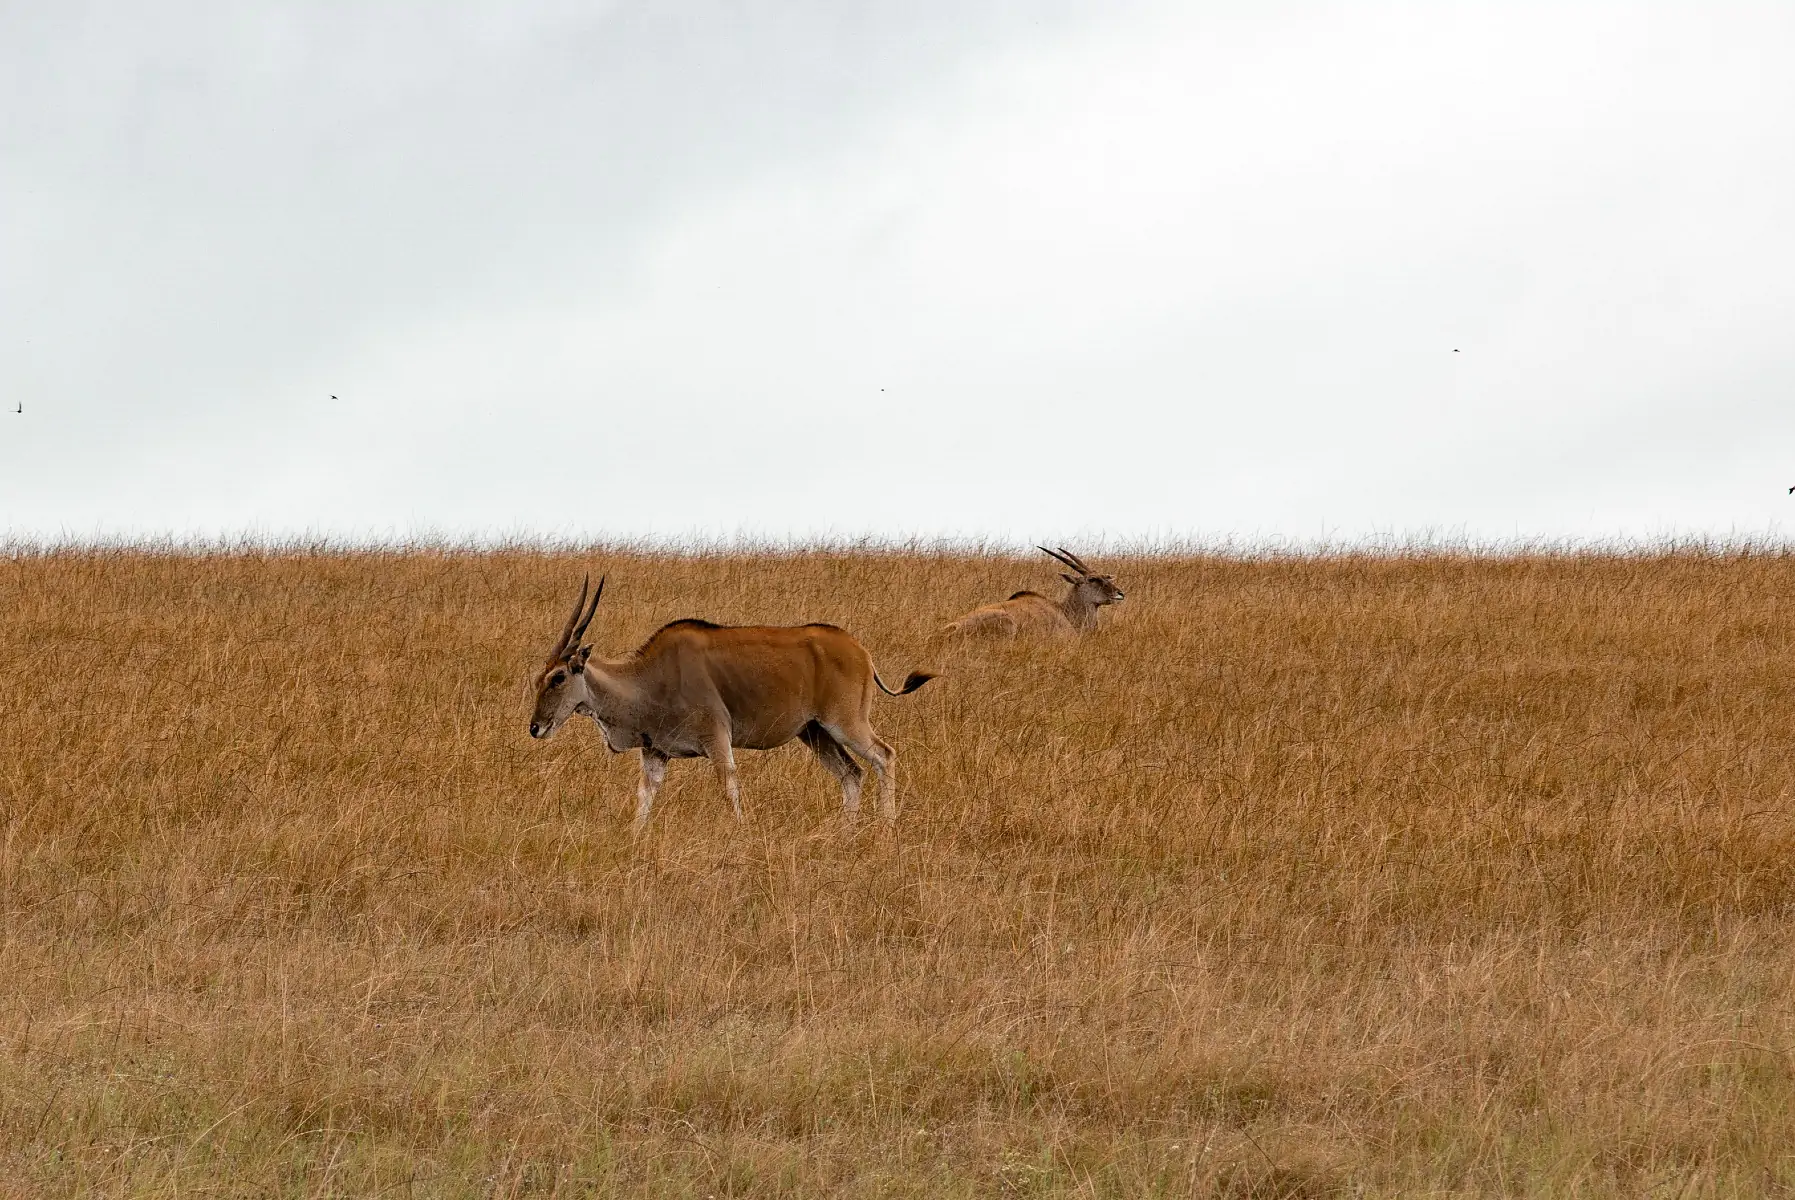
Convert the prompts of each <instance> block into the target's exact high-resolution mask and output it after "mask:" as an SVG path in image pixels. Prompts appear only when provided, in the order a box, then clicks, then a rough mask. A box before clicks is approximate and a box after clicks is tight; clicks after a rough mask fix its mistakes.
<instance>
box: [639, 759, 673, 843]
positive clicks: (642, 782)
mask: <svg viewBox="0 0 1795 1200" xmlns="http://www.w3.org/2000/svg"><path fill="white" fill-rule="evenodd" d="M666 778H667V756H666V755H665V754H662V753H660V752H659V751H658V750H649V749H646V748H644V749H643V751H642V778H640V779H639V780H637V781H636V820H635V823H634V824H633V825H631V826H630V830H631V832H632V833H635V834H636V835H638V836H640V835H641V833H642V831H643V830H644V829H646V828H648V814H649V813H650V812H651V811H653V809H654V798H655V794H656V793H658V792H659V791H660V790H661V782H662V781H663V780H665V779H666Z"/></svg>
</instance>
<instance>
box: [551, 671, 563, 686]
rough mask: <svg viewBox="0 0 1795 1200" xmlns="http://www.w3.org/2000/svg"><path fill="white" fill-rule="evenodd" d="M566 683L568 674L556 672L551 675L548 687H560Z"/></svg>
mask: <svg viewBox="0 0 1795 1200" xmlns="http://www.w3.org/2000/svg"><path fill="white" fill-rule="evenodd" d="M566 682H567V674H566V672H564V671H556V672H555V673H554V674H553V675H550V676H549V677H548V685H549V686H550V687H560V686H561V685H562V684H564V683H566Z"/></svg>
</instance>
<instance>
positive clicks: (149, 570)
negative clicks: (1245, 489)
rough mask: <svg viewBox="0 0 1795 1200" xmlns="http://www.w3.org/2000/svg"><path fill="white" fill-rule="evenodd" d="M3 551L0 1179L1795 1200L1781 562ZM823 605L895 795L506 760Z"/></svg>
mask: <svg viewBox="0 0 1795 1200" xmlns="http://www.w3.org/2000/svg"><path fill="white" fill-rule="evenodd" d="M1092 557H1093V565H1094V566H1096V567H1097V568H1098V569H1100V570H1108V571H1113V572H1114V573H1115V575H1116V576H1117V581H1118V582H1119V583H1120V584H1121V586H1122V587H1123V588H1124V589H1126V591H1127V593H1128V600H1127V602H1126V603H1125V604H1123V605H1121V606H1119V607H1118V608H1113V609H1108V610H1105V612H1104V621H1103V625H1102V628H1101V629H1100V630H1099V631H1098V632H1097V633H1095V634H1093V635H1091V636H1089V637H1087V638H1085V639H1083V640H1080V641H1074V642H1066V643H1056V644H1048V645H1038V644H1037V645H1022V644H1019V645H1011V646H1005V645H997V646H991V647H987V648H977V647H963V646H954V645H950V644H943V643H941V642H939V641H936V640H932V639H931V637H930V634H931V631H932V630H934V629H935V628H936V627H937V626H939V625H941V624H942V623H944V622H946V621H947V620H949V619H950V618H952V617H954V616H956V615H958V614H960V613H962V612H964V611H966V610H967V609H970V608H972V607H973V606H975V605H976V604H979V603H983V602H986V601H989V600H996V599H1001V598H1003V597H1004V596H1007V595H1008V594H1009V593H1010V592H1012V591H1014V590H1016V589H1017V588H1022V587H1035V588H1040V589H1042V590H1051V591H1052V593H1053V594H1054V595H1055V596H1057V595H1058V594H1059V592H1060V590H1061V589H1062V587H1063V585H1061V584H1060V583H1059V581H1058V576H1057V573H1058V570H1059V568H1058V567H1057V566H1056V565H1055V564H1053V563H1052V562H1050V561H1049V560H1047V559H1045V558H1043V557H1041V556H1039V555H1035V556H1033V557H1030V558H1016V559H1005V558H1000V557H996V556H950V555H930V554H927V553H922V552H917V553H889V554H882V553H817V554H795V555H755V554H746V553H744V554H739V555H721V554H719V555H715V556H692V557H672V556H668V557H656V556H651V555H644V554H640V553H622V552H608V551H594V552H591V553H581V554H573V553H568V554H546V553H534V552H501V553H492V554H472V553H468V554H459V553H454V554H451V553H426V552H420V553H404V554H400V553H394V554H292V555H274V554H269V555H256V554H218V555H205V556H182V555H162V554H150V553H137V552H105V553H101V552H73V551H70V552H58V553H44V554H36V553H19V552H14V553H13V554H12V555H11V556H10V557H6V558H0V1194H4V1195H9V1196H33V1197H35V1196H75V1195H90V1194H103V1195H157V1196H162V1195H166V1196H175V1195H183V1196H186V1195H192V1196H199V1195H235V1196H295V1197H297V1196H324V1195H339V1196H371V1195H387V1196H405V1195H413V1196H513V1195H540V1196H575V1195H613V1194H643V1195H657V1196H661V1195H665V1196H693V1197H711V1196H717V1197H721V1196H915V1197H925V1196H926V1197H955V1196H993V1195H1015V1196H1037V1195H1038V1196H1050V1195H1089V1196H1129V1197H1132V1196H1192V1195H1196V1196H1205V1195H1231V1196H1267V1197H1270V1196H1322V1195H1331V1194H1341V1195H1370V1196H1397V1195H1402V1196H1409V1195H1417V1194H1429V1195H1442V1196H1444V1195H1540V1196H1547V1195H1550V1196H1560V1195H1591V1196H1602V1195H1613V1196H1638V1195H1648V1194H1661V1195H1665V1196H1733V1195H1752V1194H1763V1195H1771V1194H1789V1193H1790V1192H1791V1191H1795V1063H1792V1061H1791V1057H1790V1056H1791V1054H1792V1053H1795V557H1787V556H1781V555H1776V554H1746V555H1723V554H1718V553H1687V554H1666V555H1662V556H1650V555H1638V556H1579V555H1571V554H1566V555H1557V556H1553V555H1546V556H1538V557H1525V556H1523V557H1462V556H1453V555H1449V554H1440V555H1433V556H1427V555H1421V556H1413V557H1401V556H1395V557H1318V558H1289V559H1269V560H1260V561H1242V560H1238V559H1224V558H1195V557H1187V558H1172V557H1157V558H1152V557H1150V558H1117V557H1105V558H1102V559H1101V560H1100V561H1098V560H1097V559H1096V557H1095V556H1092ZM588 569H590V570H591V571H592V572H593V573H594V575H595V576H596V575H597V574H598V573H599V572H607V573H608V574H609V578H610V582H609V586H608V587H607V590H606V592H605V598H604V601H603V603H602V605H601V606H600V609H599V612H598V617H597V619H596V620H595V622H594V624H593V627H592V632H591V634H590V635H589V640H591V641H593V642H595V643H596V645H597V647H598V652H599V653H601V654H617V653H621V652H623V651H625V650H628V649H632V648H633V647H635V646H636V645H637V644H638V643H640V642H641V640H642V639H643V638H644V637H645V636H646V635H647V634H648V633H650V632H651V631H653V630H654V629H655V628H656V627H658V626H659V625H661V624H663V623H664V622H666V621H669V620H672V619H673V618H676V617H682V616H700V617H706V618H709V619H711V620H716V621H722V622H742V623H749V622H753V623H799V622H805V621H830V622H835V623H837V624H840V625H843V626H845V627H846V628H848V629H849V630H851V631H852V632H853V633H855V634H856V635H857V636H858V637H859V638H860V639H861V640H862V641H863V642H864V643H865V644H866V645H867V647H868V648H869V649H870V650H871V651H872V653H873V655H874V657H875V659H876V661H877V662H878V665H879V669H880V671H881V672H882V674H883V675H884V676H885V678H886V679H887V680H896V679H901V678H902V677H903V675H904V674H905V673H906V672H908V671H910V670H914V669H926V670H937V671H940V672H941V673H942V677H941V678H940V679H938V680H936V681H935V682H933V683H931V684H929V685H928V687H926V688H924V689H923V690H922V691H920V692H918V693H916V694H914V695H911V696H907V697H904V698H902V699H887V698H884V697H880V698H879V699H878V701H877V702H876V704H875V707H874V710H873V718H874V722H875V724H876V725H877V726H878V728H879V730H880V732H881V733H882V734H883V735H884V737H885V738H886V739H887V740H889V741H890V742H891V743H892V744H893V745H894V746H895V747H896V748H897V751H898V755H899V759H898V778H899V788H900V806H901V815H900V817H899V820H898V822H897V825H896V827H895V829H894V830H891V831H883V830H881V828H880V826H879V823H878V822H877V820H876V819H874V818H873V817H872V815H871V809H872V806H871V805H870V804H869V805H868V806H867V810H866V812H865V813H864V815H863V816H862V818H861V822H860V824H859V825H858V826H857V827H854V828H848V827H847V826H846V825H845V824H844V821H843V818H842V816H841V813H840V793H839V790H838V789H837V787H836V784H835V781H834V780H833V779H832V778H831V777H830V776H829V775H828V774H827V773H826V772H825V771H824V770H823V769H822V768H821V767H820V766H818V765H817V764H816V762H815V761H814V760H812V758H811V756H810V755H809V753H808V752H806V751H805V750H804V749H803V748H802V747H801V746H799V745H797V744H795V743H794V744H792V745H789V746H786V747H784V748H782V749H779V750H776V751H770V752H766V753H756V752H752V751H743V752H741V753H740V754H739V759H738V761H739V763H740V768H741V782H742V791H743V800H744V804H745V807H746V810H747V820H746V822H745V823H743V824H741V825H738V824H737V823H736V822H735V821H734V819H733V818H732V817H731V815H730V812H729V807H728V805H727V803H726V801H724V799H723V798H722V797H721V795H720V794H719V791H718V787H717V783H716V781H715V778H714V776H713V775H712V773H711V771H710V769H709V767H708V765H707V764H705V763H703V762H702V761H699V762H690V761H687V762H676V763H674V764H673V766H672V769H671V770H670V772H669V779H668V782H667V786H666V787H665V788H664V789H663V791H662V793H661V797H660V801H659V803H658V805H657V807H656V811H655V814H654V817H653V820H652V822H651V825H650V827H649V831H648V833H647V834H646V835H645V836H644V837H643V838H642V839H641V840H640V841H639V842H632V840H631V838H630V835H629V818H630V816H631V813H632V812H633V806H634V789H635V781H636V763H635V756H634V755H633V754H623V755H614V754H611V753H609V752H608V751H607V750H605V748H604V746H603V743H602V741H601V739H600V736H599V734H598V731H597V729H596V728H595V727H594V726H593V725H592V724H590V723H589V722H586V721H574V722H570V723H569V724H568V726H567V727H566V728H565V729H563V730H562V731H561V732H560V733H559V734H558V735H557V736H556V737H555V738H553V739H552V740H550V741H548V742H533V741H531V739H530V738H529V737H528V735H527V732H526V726H527V723H528V721H529V716H530V698H531V694H530V690H529V689H530V683H531V679H532V677H533V675H534V673H535V672H536V670H537V669H538V668H539V667H540V666H541V662H542V656H543V655H544V654H545V653H546V652H547V650H548V649H549V647H550V646H551V645H552V643H553V641H554V638H555V634H556V633H557V632H558V631H559V629H560V627H561V623H562V622H563V621H564V620H565V618H566V616H567V612H568V609H569V607H570V606H571V604H572V602H573V599H574V594H575V592H576V591H577V590H578V587H579V582H580V576H581V574H582V573H583V572H584V571H586V570H588Z"/></svg>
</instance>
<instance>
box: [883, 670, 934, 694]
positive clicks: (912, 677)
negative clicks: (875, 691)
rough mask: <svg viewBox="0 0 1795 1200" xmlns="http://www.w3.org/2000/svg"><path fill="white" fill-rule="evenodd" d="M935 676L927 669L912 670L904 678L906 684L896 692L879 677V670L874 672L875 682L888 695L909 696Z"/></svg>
mask: <svg viewBox="0 0 1795 1200" xmlns="http://www.w3.org/2000/svg"><path fill="white" fill-rule="evenodd" d="M933 678H935V677H934V676H933V675H931V674H930V673H929V672H927V671H912V672H910V674H909V675H908V676H907V677H906V678H905V679H904V686H903V687H901V688H899V689H898V690H897V691H895V692H894V691H892V690H891V689H890V688H888V687H886V686H885V681H884V680H883V679H880V678H879V673H878V672H877V671H874V672H873V682H874V683H876V684H878V685H879V690H880V691H881V692H884V693H885V694H886V695H887V696H908V695H909V694H910V693H911V692H914V691H915V690H916V689H917V688H919V687H921V686H922V685H923V684H925V683H927V682H928V681H929V680H931V679H933Z"/></svg>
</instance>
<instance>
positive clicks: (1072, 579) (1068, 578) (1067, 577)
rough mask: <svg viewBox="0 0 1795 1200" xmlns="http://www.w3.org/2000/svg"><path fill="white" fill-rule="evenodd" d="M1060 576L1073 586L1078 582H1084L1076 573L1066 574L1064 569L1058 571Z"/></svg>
mask: <svg viewBox="0 0 1795 1200" xmlns="http://www.w3.org/2000/svg"><path fill="white" fill-rule="evenodd" d="M1060 578H1061V579H1064V580H1065V581H1066V582H1067V583H1069V584H1071V585H1072V586H1073V587H1077V586H1078V585H1079V584H1081V583H1083V582H1084V580H1083V579H1081V578H1079V577H1078V576H1077V575H1068V574H1066V573H1065V572H1064V571H1061V572H1060Z"/></svg>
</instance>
